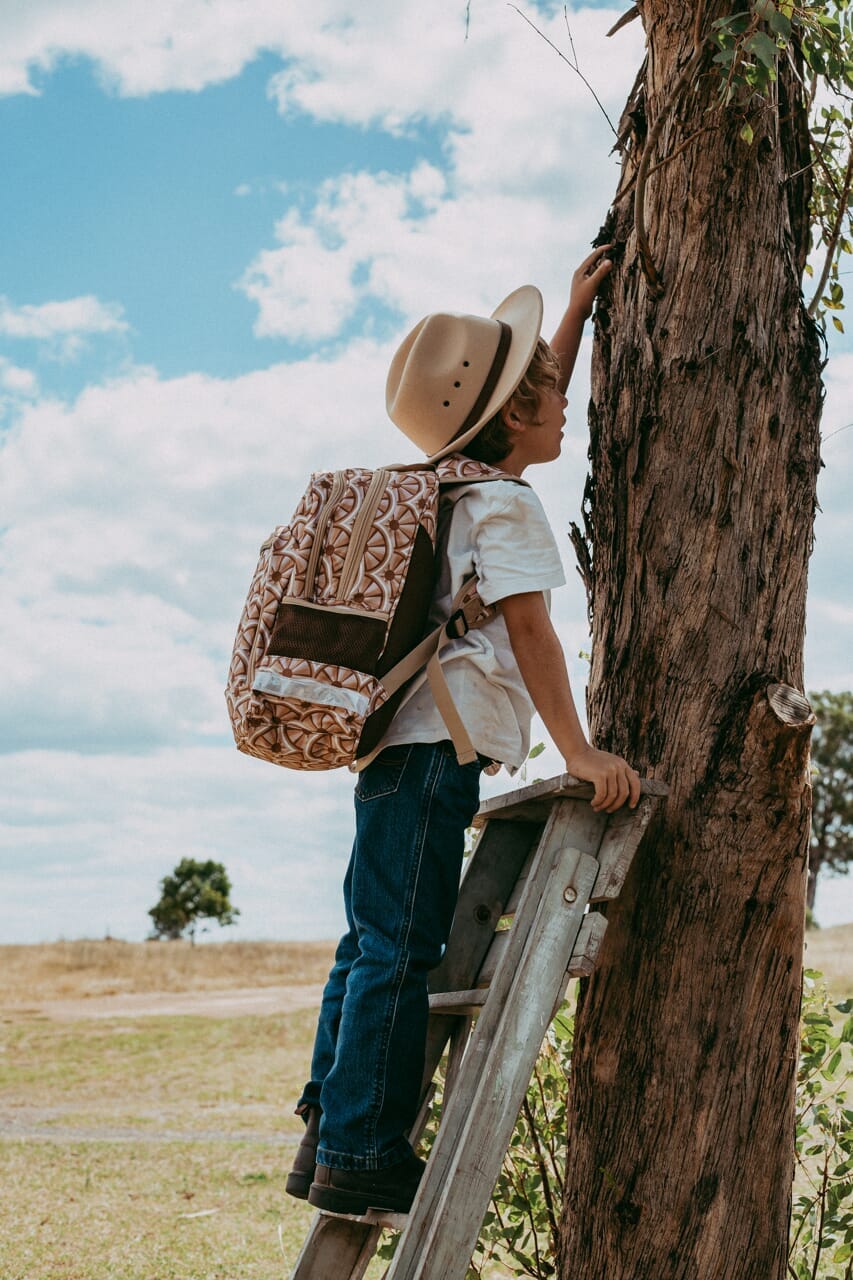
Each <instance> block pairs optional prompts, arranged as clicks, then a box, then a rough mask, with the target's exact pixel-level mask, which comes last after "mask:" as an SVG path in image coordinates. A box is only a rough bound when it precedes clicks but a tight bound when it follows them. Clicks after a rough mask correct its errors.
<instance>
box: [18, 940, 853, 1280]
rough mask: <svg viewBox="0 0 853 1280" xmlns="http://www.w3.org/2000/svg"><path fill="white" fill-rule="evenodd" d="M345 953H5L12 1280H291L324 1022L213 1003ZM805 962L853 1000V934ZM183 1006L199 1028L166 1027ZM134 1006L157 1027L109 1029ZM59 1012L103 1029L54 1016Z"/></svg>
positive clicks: (139, 1017) (284, 949) (227, 947)
mask: <svg viewBox="0 0 853 1280" xmlns="http://www.w3.org/2000/svg"><path fill="white" fill-rule="evenodd" d="M332 950H333V948H332V945H331V944H321V943H317V944H281V943H222V944H205V945H203V946H197V947H190V946H189V945H188V944H183V943H168V944H165V943H140V944H131V943H121V942H110V941H100V942H66V943H56V944H53V945H51V946H34V947H0V1019H2V1036H0V1096H2V1100H3V1101H2V1109H0V1138H2V1142H0V1169H2V1173H3V1196H2V1200H0V1259H2V1261H0V1277H2V1280H255V1278H256V1277H257V1278H258V1280H273V1278H274V1277H286V1276H287V1275H288V1274H289V1270H290V1267H291V1266H292V1264H293V1262H294V1260H295V1258H296V1255H297V1253H298V1250H299V1246H300V1244H301V1241H302V1238H303V1236H304V1234H305V1231H306V1228H307V1224H308V1222H309V1220H310V1216H311V1210H310V1209H309V1208H308V1207H307V1206H305V1205H302V1204H300V1203H299V1202H298V1201H295V1200H292V1199H291V1198H290V1197H288V1196H287V1195H286V1194H285V1192H284V1180H285V1177H286V1174H287V1170H288V1169H289V1167H290V1161H291V1159H292V1154H293V1147H294V1144H295V1142H296V1141H297V1140H298V1136H299V1133H300V1132H301V1122H300V1121H299V1120H298V1119H297V1117H295V1116H294V1115H293V1114H292V1109H293V1104H294V1101H295V1099H296V1097H297V1096H298V1093H299V1089H300V1087H301V1085H302V1082H303V1077H304V1074H305V1071H306V1068H307V1065H308V1057H309V1053H310V1044H311V1037H312V1034H313V1028H314V1021H315V1013H314V1011H313V1009H296V1010H294V1011H293V1012H291V1013H287V1014H282V1015H270V1016H264V1017H257V1016H241V1015H240V1014H239V1013H238V1014H237V1015H234V1014H232V1016H229V1017H218V1016H209V1015H208V1014H206V1013H205V1012H204V1009H205V1004H204V996H205V993H210V992H215V991H223V990H229V989H233V988H251V987H263V986H267V987H281V986H284V985H290V986H292V985H294V984H298V983H305V984H315V983H317V982H320V981H322V979H323V977H324V976H325V973H326V971H327V969H328V966H329V963H330V960H331V956H332ZM807 963H808V964H809V965H810V966H812V967H814V968H820V969H823V971H824V972H825V973H826V974H827V978H828V983H829V987H830V990H831V991H832V993H833V995H836V996H838V997H839V998H840V997H841V996H843V995H847V994H849V993H850V992H851V991H853V925H852V926H844V927H843V928H841V929H830V930H825V931H820V932H815V933H812V934H810V935H809V945H808V953H807ZM175 991H181V992H195V993H197V997H198V1008H199V1012H197V1013H188V1014H185V1015H183V1016H180V1017H174V1016H167V1015H163V1014H160V1013H159V1012H158V1008H159V1004H158V1002H159V1001H161V1000H162V998H163V997H164V996H165V995H166V994H167V993H169V992H175ZM128 992H134V993H137V994H140V995H141V994H145V993H147V995H148V996H149V997H150V999H149V1000H148V1002H147V1003H146V1005H145V1008H144V1011H142V1012H137V1013H135V1014H133V1015H132V1016H129V1015H128V1014H127V1013H119V1012H117V1013H115V1014H111V1013H110V999H111V997H115V998H119V999H120V997H121V996H122V995H124V994H126V993H128ZM58 1000H66V1001H68V1002H69V1007H70V1002H73V1001H77V1002H78V1006H77V1007H78V1008H79V1007H80V1005H79V1002H81V1001H83V1002H86V1001H88V1002H91V1005H92V1008H93V1009H94V1008H95V1006H97V1012H98V1016H97V1017H94V1016H92V1017H87V1016H78V1015H75V1016H74V1017H73V1018H70V1019H63V1018H58V1017H56V1016H48V1015H47V1014H46V1013H45V1012H44V1011H43V1010H44V1008H47V1007H50V1008H54V1007H55V1006H53V1005H51V1004H50V1003H49V1002H55V1001H58ZM45 1002H48V1003H47V1004H45ZM84 1012H85V1005H84ZM376 1274H377V1275H378V1274H381V1268H379V1269H378V1271H377V1272H376ZM493 1274H494V1275H496V1276H497V1275H500V1274H501V1273H500V1272H495V1273H493ZM329 1280H335V1278H333V1277H329Z"/></svg>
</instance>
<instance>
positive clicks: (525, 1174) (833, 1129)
mask: <svg viewBox="0 0 853 1280" xmlns="http://www.w3.org/2000/svg"><path fill="white" fill-rule="evenodd" d="M820 976H821V975H820V974H818V973H816V972H815V971H814V970H807V971H806V976H805V982H804V994H803V1011H802V1028H801V1047H800V1067H799V1073H798V1077H797V1101H796V1115H797V1128H796V1159H797V1166H798V1185H797V1189H796V1192H795V1200H794V1207H793V1215H792V1221H791V1247H790V1258H789V1266H788V1270H789V1274H790V1276H791V1277H793V1280H850V1277H851V1276H853V1110H850V1109H849V1108H848V1107H847V1106H846V1095H845V1091H844V1090H845V1085H846V1082H847V1079H848V1077H849V1046H850V1045H851V1044H853V1017H851V1016H849V1015H850V1014H851V1012H853V1000H848V1001H846V1002H845V1003H843V1004H838V1005H835V1006H832V1005H831V1004H830V1001H829V998H828V996H827V994H826V990H825V989H824V988H823V987H822V986H820V985H819V979H820ZM833 1009H834V1011H835V1013H836V1021H838V1017H837V1015H838V1014H841V1015H843V1016H844V1018H845V1019H846V1020H845V1021H844V1023H843V1026H842V1027H841V1030H840V1031H839V1030H837V1029H836V1027H835V1025H834V1022H833V1017H832V1010H833ZM572 1038H573V1019H572V1017H571V1015H570V1013H569V1009H568V1006H567V1005H565V1004H564V1005H562V1006H561V1008H560V1010H559V1012H558V1014H557V1017H556V1018H555V1020H554V1022H553V1024H552V1026H551V1028H550V1030H549V1032H548V1035H547V1037H546V1039H545V1042H544V1044H543V1046H542V1052H541V1054H540V1056H539V1060H538V1062H537V1064H536V1069H535V1072H534V1075H533V1078H532V1080H531V1082H530V1087H529V1089H528V1091H527V1096H526V1098H525V1101H524V1105H523V1107H522V1111H521V1114H520V1115H519V1117H518V1121H517V1123H516V1127H515V1131H514V1133H513V1136H512V1141H511V1143H510V1147H509V1150H508V1152H507V1155H506V1159H505V1160H504V1163H503V1167H502V1169H501V1173H500V1176H499V1178H498V1181H497V1184H496V1186H495V1191H494V1195H493V1197H492V1204H491V1208H490V1209H489V1212H488V1213H487V1214H486V1217H485V1220H484V1222H483V1228H482V1231H481V1233H480V1239H479V1242H478V1245H477V1249H476V1252H475V1254H474V1258H473V1259H472V1262H471V1267H470V1269H469V1272H468V1280H479V1278H480V1277H485V1276H486V1275H488V1274H489V1272H488V1268H489V1265H490V1264H492V1263H500V1264H503V1265H505V1266H508V1267H511V1268H512V1274H513V1275H520V1276H530V1277H532V1278H533V1280H545V1278H546V1277H551V1276H554V1275H555V1274H556V1269H555V1258H556V1257H557V1239H558V1227H559V1213H560V1205H561V1203H562V1193H563V1184H564V1178H565V1169H566V1098H567V1092H568V1082H569V1076H570V1071H571V1055H572ZM440 1096H441V1094H440V1088H439V1092H438V1094H437V1098H436V1102H435V1104H434V1114H433V1116H432V1119H431V1121H430V1125H429V1129H428V1134H427V1138H426V1140H425V1146H427V1147H429V1146H431V1144H432V1140H433V1138H434V1135H435V1132H436V1130H437V1127H438V1121H437V1113H438V1110H439V1103H440ZM391 1253H393V1245H388V1246H387V1247H386V1254H385V1256H390V1255H391Z"/></svg>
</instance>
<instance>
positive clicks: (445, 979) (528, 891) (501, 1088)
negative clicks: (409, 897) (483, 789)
mask: <svg viewBox="0 0 853 1280" xmlns="http://www.w3.org/2000/svg"><path fill="white" fill-rule="evenodd" d="M666 794H667V787H666V785H665V784H664V783H661V782H656V781H651V780H646V781H644V782H643V784H642V798H641V800H640V803H639V804H638V806H637V808H636V809H634V810H629V809H626V808H623V809H619V810H618V811H617V812H616V813H614V814H612V815H608V814H600V813H596V812H595V811H594V810H593V809H592V807H591V806H590V804H589V800H590V798H591V796H592V787H591V786H589V785H588V784H587V783H580V782H578V781H577V780H576V779H574V778H572V777H571V776H570V775H569V774H563V775H561V776H560V777H557V778H551V779H549V780H548V781H547V782H540V783H536V784H535V785H533V786H529V787H524V788H522V789H521V790H518V791H513V792H510V793H508V794H507V795H502V796H498V797H497V798H495V799H494V800H488V801H486V803H485V804H483V805H482V806H481V808H480V811H479V813H478V814H477V817H476V818H475V819H474V826H475V827H477V828H479V833H480V834H479V839H478V840H477V843H476V846H475V848H474V851H473V853H472V854H471V856H470V857H469V858H468V859H467V862H466V866H465V870H464V872H463V876H462V882H461V885H460V890H459V900H458V902H457V906H456V914H455V916H454V920H453V928H452V930H451V933H450V938H449V941H448V944H447V949H446V951H445V954H444V957H443V959H442V962H441V964H440V965H439V967H438V968H437V969H435V970H433V972H432V973H431V974H430V991H431V995H430V1019H429V1029H428V1035H427V1048H426V1062H425V1071H424V1080H423V1090H422V1096H423V1103H422V1106H421V1112H420V1115H419V1117H418V1120H417V1121H416V1123H415V1126H414V1127H413V1130H412V1133H411V1134H410V1135H409V1136H410V1140H411V1141H412V1145H415V1144H416V1142H417V1139H418V1138H419V1137H420V1135H421V1133H422V1132H423V1129H424V1127H425V1125H426V1122H427V1119H428V1117H429V1113H430V1105H431V1102H432V1097H433V1093H434V1085H433V1083H432V1080H433V1075H434V1074H435V1072H436V1070H437V1068H438V1065H439V1062H440V1060H441V1058H442V1056H443V1055H444V1052H445V1049H447V1050H448V1056H447V1062H446V1069H445V1083H444V1098H443V1103H442V1114H441V1123H440V1125H439V1129H438V1134H437V1137H436V1139H435V1143H434V1145H433V1148H432V1151H431V1152H430V1155H429V1159H428V1161H427V1167H426V1171H425V1173H424V1176H423V1179H422V1181H421V1185H420V1187H419V1188H418V1193H417V1196H416V1197H415V1201H414V1203H413V1205H412V1208H411V1211H410V1213H408V1214H391V1213H389V1214H382V1213H377V1212H373V1211H371V1212H370V1213H368V1214H367V1215H365V1216H364V1217H359V1218H355V1217H347V1216H344V1215H340V1214H330V1213H324V1212H319V1213H318V1214H317V1215H316V1217H315V1218H314V1221H313V1223H312V1226H311V1229H310V1231H309V1233H308V1236H307V1238H306V1240H305V1243H304V1245H303V1247H302V1250H301V1252H300V1254H299V1257H298V1259H297V1261H296V1265H295V1267H294V1269H293V1271H292V1272H291V1280H361V1277H363V1276H364V1274H365V1272H366V1270H367V1268H368V1266H369V1264H370V1261H371V1259H372V1258H373V1255H374V1253H375V1252H376V1249H377V1246H378V1244H379V1238H380V1236H381V1234H382V1230H383V1228H386V1227H387V1228H391V1229H392V1230H396V1231H399V1232H401V1237H400V1240H399V1242H398V1245H397V1251H396V1253H395V1255H394V1260H393V1262H392V1263H391V1264H390V1268H389V1270H388V1271H387V1272H386V1276H385V1280H464V1276H465V1274H466V1271H467V1269H468V1263H469V1260H470V1258H471V1256H472V1254H473V1252H474V1248H475V1246H476V1243H477V1237H478V1235H479V1233H480V1227H481V1224H482V1221H483V1218H484V1216H485V1213H486V1210H487V1209H488V1205H489V1200H490V1198H491V1194H492V1191H493V1189H494V1185H495V1182H496V1181H497V1178H498V1174H499V1172H500V1167H501V1163H502V1161H503V1158H504V1154H505V1152H506V1150H507V1148H508V1146H509V1141H510V1138H511V1136H512V1131H513V1128H514V1125H515V1121H516V1117H517V1115H518V1112H519V1110H520V1108H521V1104H522V1101H523V1099H524V1095H525V1092H526V1090H527V1086H528V1083H529V1081H530V1077H531V1075H532V1073H533V1068H534V1065H535V1063H536V1059H537V1056H538V1054H539V1048H540V1045H541V1044H542V1040H543V1038H544V1036H545V1033H546V1031H547V1030H548V1027H549V1026H550V1023H551V1021H552V1019H553V1016H554V1013H555V1012H556V1010H557V1007H558V1006H559V1004H560V1001H561V1000H562V998H563V996H564V993H565V989H566V983H567V981H568V979H569V978H573V977H583V976H587V975H589V974H590V973H592V971H593V969H594V968H595V961H596V957H597V955H598V951H599V948H600V946H601V942H602V939H603V937H604V932H605V930H606V928H607V920H606V919H605V917H604V916H603V915H602V914H601V913H600V912H598V911H588V910H587V908H588V905H589V904H590V903H597V902H606V901H607V900H608V899H609V898H614V897H616V895H617V894H618V893H619V890H620V889H621V888H622V885H623V883H624V880H625V876H626V875H627V872H628V868H629V867H630V865H631V860H632V858H633V856H634V851H635V850H636V848H637V845H638V844H639V841H640V838H641V836H642V834H643V832H644V831H645V829H646V827H647V826H648V823H649V819H650V818H651V815H652V810H653V806H654V805H655V803H657V801H658V799H659V798H660V797H661V796H664V795H666ZM508 922H509V924H508ZM507 926H508V927H507Z"/></svg>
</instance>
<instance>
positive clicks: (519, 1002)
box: [388, 845, 598, 1280]
mask: <svg viewBox="0 0 853 1280" xmlns="http://www.w3.org/2000/svg"><path fill="white" fill-rule="evenodd" d="M597 874H598V864H597V862H596V861H595V859H594V858H592V857H591V856H590V855H588V854H582V853H579V852H578V851H577V850H576V849H572V848H571V847H569V846H565V845H564V846H561V847H560V848H559V849H558V851H557V857H556V859H555V861H554V863H553V867H552V869H551V875H550V876H549V877H548V882H547V884H546V885H545V886H544V889H543V892H542V894H541V900H540V903H539V908H540V909H539V911H538V913H537V916H536V919H535V921H534V923H533V927H532V929H531V932H530V934H529V938H528V943H529V945H528V946H527V947H526V948H525V951H524V955H523V959H522V962H521V964H520V965H518V966H517V967H516V968H515V971H514V973H513V974H512V982H511V986H510V990H509V991H508V993H507V998H506V1000H505V1001H503V1002H502V1003H500V1004H498V1003H494V1004H491V1005H488V1004H487V1006H486V1008H485V1010H484V1013H483V1015H482V1016H481V1019H480V1023H483V1024H484V1025H483V1027H482V1033H481V1034H478V1031H479V1030H480V1028H479V1024H478V1027H477V1028H476V1029H475V1032H474V1035H473V1037H472V1040H471V1044H470V1046H469V1050H468V1060H467V1062H466V1068H467V1069H466V1071H465V1073H464V1078H463V1079H462V1080H460V1082H459V1084H458V1085H457V1088H456V1090H455V1091H454V1093H453V1094H452V1096H451V1097H450V1099H449V1102H448V1106H447V1111H446V1115H445V1117H444V1120H443V1123H442V1126H441V1128H440V1129H439V1132H438V1137H437V1139H436V1143H435V1146H434V1148H433V1151H432V1153H431V1155H430V1159H429V1162H428V1164H427V1172H426V1174H425V1175H424V1182H423V1183H422V1186H421V1189H420V1190H419V1192H418V1196H417V1198H416V1201H415V1204H414V1205H413V1210H412V1215H411V1217H410V1220H409V1225H408V1228H407V1230H406V1232H405V1234H404V1236H403V1238H402V1240H401V1242H400V1246H399V1248H398V1251H397V1255H396V1256H395V1259H394V1262H393V1264H392V1267H391V1270H390V1271H389V1273H388V1280H392V1278H393V1280H434V1278H435V1277H438V1276H441V1277H442V1280H463V1278H464V1276H465V1273H466V1271H467V1269H468V1262H469V1259H470V1257H471V1254H472V1252H473V1250H474V1247H475V1246H476V1242H477V1236H478V1235H479V1231H480V1226H481V1223H482V1220H483V1216H484V1214H485V1212H486V1209H487V1208H488V1203H489V1199H490V1197H491V1194H492V1191H493V1188H494V1184H495V1181H496V1179H497V1176H498V1173H499V1172H500V1166H501V1163H502V1161H503V1158H504V1153H505V1151H506V1149H507V1146H508V1144H509V1140H510V1137H511V1135H512V1130H513V1127H514V1125H515V1121H516V1117H517V1115H518V1111H519V1108H520V1106H521V1103H522V1100H523V1098H524V1093H525V1091H526V1089H527V1087H528V1083H529V1080H530V1075H531V1072H532V1070H533V1067H534V1064H535V1062H536V1057H537V1055H538V1053H539V1048H540V1045H541V1042H542V1039H543V1038H544V1036H545V1033H546V1031H547V1029H548V1026H549V1023H550V1017H551V1012H552V1008H553V1006H554V1003H555V1000H556V998H557V996H558V995H559V994H560V993H561V992H562V989H563V986H564V983H565V972H566V966H567V964H568V962H569V959H570V957H571V954H572V951H573V949H574V945H575V941H576V939H577V935H578V933H579V931H580V927H581V923H582V920H583V912H584V908H585V905H586V901H587V898H588V895H589V892H590V891H591V889H592V886H593V883H594V881H595V877H596V875H597ZM567 889H569V890H570V891H571V892H570V895H569V896H571V897H572V901H567V900H566V890H567ZM490 1015H491V1016H490ZM465 1085H467V1086H468V1087H467V1088H466V1087H464V1086H465Z"/></svg>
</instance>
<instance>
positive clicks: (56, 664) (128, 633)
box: [0, 342, 412, 751]
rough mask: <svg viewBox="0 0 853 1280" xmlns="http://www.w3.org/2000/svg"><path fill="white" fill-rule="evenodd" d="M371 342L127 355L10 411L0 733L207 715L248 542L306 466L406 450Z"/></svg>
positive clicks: (196, 728) (258, 537)
mask: <svg viewBox="0 0 853 1280" xmlns="http://www.w3.org/2000/svg"><path fill="white" fill-rule="evenodd" d="M388 358H389V352H388V350H387V349H386V348H382V347H380V346H378V345H376V344H372V343H368V342H356V343H354V344H353V345H352V346H351V347H350V348H349V349H348V350H347V352H346V353H345V354H343V355H340V356H338V357H336V358H333V359H330V360H327V361H317V360H305V361H302V362H300V363H298V364H293V365H276V366H274V367H272V368H271V369H268V370H264V371H262V372H258V373H253V374H249V375H246V376H244V377H242V378H237V379H235V380H233V381H227V380H220V379H216V378H211V377H206V376H203V375H200V374H194V375H188V376H186V377H184V378H176V379H172V380H160V379H158V378H157V377H156V375H155V374H153V373H152V372H151V371H148V370H137V371H135V372H134V373H132V374H131V375H129V376H128V377H126V378H124V379H122V380H120V381H116V382H115V383H112V384H110V385H107V386H102V387H90V388H88V389H87V390H86V391H85V392H84V393H83V394H82V395H80V396H79V397H78V399H77V400H76V402H75V403H73V404H71V405H64V404H62V403H60V402H57V401H42V402H40V403H38V404H35V405H33V406H31V407H29V408H26V409H24V410H23V412H21V414H20V415H19V418H18V420H17V422H16V423H15V425H14V427H13V428H12V429H11V430H10V431H9V432H8V434H7V436H6V440H5V446H4V449H3V460H4V466H3V471H2V477H0V509H2V510H3V512H4V523H5V525H6V526H7V527H6V532H5V534H4V535H3V539H2V542H0V572H2V574H3V580H4V598H5V601H6V603H5V605H4V609H3V611H2V614H0V653H3V655H4V660H3V664H2V676H0V681H1V682H2V684H3V686H4V707H5V714H4V717H3V728H2V730H0V747H2V748H4V749H5V750H9V749H14V747H16V746H17V747H21V746H27V747H38V746H45V747H55V746H61V747H63V748H70V747H73V746H75V745H78V744H79V745H80V746H82V748H83V749H84V750H89V751H91V750H100V751H103V750H110V749H112V750H125V751H128V750H130V751H134V750H144V749H149V748H151V747H152V746H156V745H158V744H162V743H168V742H186V741H189V740H191V739H192V738H193V737H194V736H196V737H197V736H199V735H200V736H201V737H202V738H205V737H209V736H210V735H214V736H216V735H218V734H221V733H222V732H223V730H224V728H225V724H226V722H225V712H224V704H223V701H222V688H223V685H224V680H225V675H226V670H227V661H228V656H229V652H230V646H231V643H232V641H233V636H234V631H235V629H236V625H237V620H238V618H239V615H240V610H241V608H242V604H243V599H244V596H245V592H246V590H247V588H248V584H249V580H250V577H251V573H252V570H253V568H254V564H255V559H256V555H257V549H258V547H259V545H260V543H261V541H262V540H263V539H264V538H265V537H266V535H267V534H268V533H269V531H270V529H271V528H272V527H273V526H274V525H275V524H277V523H283V522H284V521H285V520H287V518H288V517H289V516H290V514H291V512H292V510H293V509H294V507H295V506H296V503H297V501H298V498H299V496H300V495H301V492H302V489H303V487H304V485H305V484H306V483H307V479H308V476H309V474H310V472H311V471H312V470H314V469H319V468H323V467H334V466H336V465H337V466H346V465H352V464H358V463H363V464H365V465H370V464H371V463H374V464H375V463H378V462H380V461H389V460H394V459H395V457H396V458H397V459H399V458H400V457H403V456H412V448H411V446H409V445H408V444H407V442H403V441H402V439H401V438H400V437H399V436H398V433H397V432H396V431H395V430H394V428H393V427H391V426H390V424H389V423H388V422H387V419H386V418H385V415H384V410H381V409H380V406H381V405H382V404H383V400H382V390H383V386H384V377H385V369H386V367H387V362H388ZM342 406H345V409H344V408H342ZM404 443H405V447H401V445H403V444H404ZM23 637H26V641H25V642H24V641H23V639H22V638H23Z"/></svg>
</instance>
